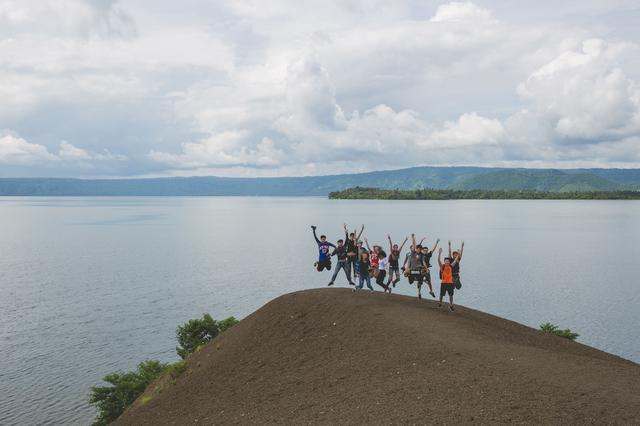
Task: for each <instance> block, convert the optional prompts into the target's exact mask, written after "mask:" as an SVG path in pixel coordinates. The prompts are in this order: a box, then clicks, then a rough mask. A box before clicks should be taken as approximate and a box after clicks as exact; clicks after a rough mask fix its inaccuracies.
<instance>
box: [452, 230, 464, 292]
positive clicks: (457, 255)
mask: <svg viewBox="0 0 640 426" xmlns="http://www.w3.org/2000/svg"><path fill="white" fill-rule="evenodd" d="M463 251H464V241H463V242H462V244H461V246H460V250H459V251H458V250H455V251H454V252H451V241H449V257H450V258H452V259H457V260H458V261H457V262H456V264H455V265H454V266H453V284H454V286H455V287H456V289H458V290H459V289H460V288H461V287H462V282H461V281H460V261H461V260H462V252H463Z"/></svg>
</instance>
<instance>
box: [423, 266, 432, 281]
mask: <svg viewBox="0 0 640 426" xmlns="http://www.w3.org/2000/svg"><path fill="white" fill-rule="evenodd" d="M422 276H423V277H424V282H426V283H427V284H429V285H431V272H429V270H428V269H427V272H426V273H424V274H422Z"/></svg>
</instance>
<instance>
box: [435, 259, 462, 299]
mask: <svg viewBox="0 0 640 426" xmlns="http://www.w3.org/2000/svg"><path fill="white" fill-rule="evenodd" d="M459 259H460V258H459V257H458V256H456V258H455V259H454V260H453V261H451V258H450V257H445V258H444V263H442V248H440V249H439V250H438V265H440V278H441V280H442V282H441V283H440V302H439V303H438V307H439V308H440V307H441V306H442V299H443V298H444V295H445V294H447V293H449V310H451V311H453V310H454V308H453V289H454V284H453V268H454V267H455V266H456V265H457V264H458V262H459Z"/></svg>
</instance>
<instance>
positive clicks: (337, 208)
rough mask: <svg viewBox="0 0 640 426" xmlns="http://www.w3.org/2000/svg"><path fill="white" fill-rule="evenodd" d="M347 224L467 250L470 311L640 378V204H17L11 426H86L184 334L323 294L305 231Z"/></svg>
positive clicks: (3, 358)
mask: <svg viewBox="0 0 640 426" xmlns="http://www.w3.org/2000/svg"><path fill="white" fill-rule="evenodd" d="M344 221H346V222H347V223H348V224H350V225H355V224H359V223H363V222H364V223H365V224H366V229H365V236H367V237H368V239H369V241H370V242H371V243H374V242H378V243H385V240H386V234H387V233H390V234H391V235H392V237H393V238H394V239H396V240H400V239H402V238H403V237H404V236H406V235H408V234H410V233H411V232H412V231H415V232H416V233H417V234H419V235H420V236H425V235H426V236H427V242H428V243H429V244H430V245H431V244H432V243H433V242H434V240H435V238H436V237H440V238H441V239H442V240H444V241H445V242H446V240H448V239H452V240H454V241H456V242H459V240H461V239H464V240H465V246H466V247H465V259H464V262H463V265H462V280H463V284H464V287H463V289H462V291H460V292H459V293H457V294H456V295H457V301H458V302H459V303H460V304H464V305H467V306H470V307H473V308H476V309H480V310H483V311H486V312H490V313H492V314H495V315H499V316H503V317H506V318H509V319H511V320H514V321H518V322H520V323H523V324H526V325H530V326H532V327H537V326H538V325H539V324H540V323H542V322H546V321H551V322H553V323H556V324H559V325H561V326H563V327H569V328H571V329H573V330H575V331H577V332H579V333H580V337H579V341H580V342H582V343H586V344H588V345H591V346H595V347H597V348H599V349H602V350H605V351H608V352H612V353H614V354H618V355H620V356H622V357H625V358H628V359H631V360H634V361H636V362H640V339H639V338H640V333H639V332H638V325H640V309H639V303H640V285H639V284H640V279H639V278H638V277H639V276H640V261H639V260H638V259H640V245H639V244H638V241H640V202H637V201H544V200H543V201H407V202H405V201H392V202H389V201H339V200H327V199H324V198H222V197H219V198H10V197H5V198H0V295H1V297H0V424H2V425H5V424H45V423H46V424H88V423H90V422H91V420H92V418H93V416H94V414H95V412H94V410H93V408H92V407H91V406H89V405H88V403H87V399H88V393H89V388H90V387H91V386H92V385H96V384H99V383H100V378H101V377H102V376H104V375H105V374H107V373H109V372H112V371H114V370H128V369H132V368H134V367H135V365H136V364H137V363H138V362H140V361H141V360H143V359H160V360H162V361H167V362H169V361H175V360H176V359H177V356H176V354H175V344H176V342H175V328H176V326H177V325H178V324H181V323H183V322H185V321H186V320H188V319H191V318H195V317H199V316H201V315H202V313H204V312H209V313H211V314H212V316H214V318H222V317H226V316H229V315H234V316H236V317H243V316H245V315H247V314H249V313H251V312H252V311H254V310H255V309H256V308H258V307H260V306H261V305H263V304H264V303H265V302H267V301H269V300H270V299H272V298H274V297H276V296H278V295H281V294H284V293H287V292H290V291H294V290H299V289H305V288H312V287H319V286H324V285H326V284H327V282H328V281H329V278H330V275H329V274H328V273H323V274H319V273H317V272H315V271H314V270H313V268H312V264H313V261H314V260H315V258H316V256H317V254H316V253H317V249H316V246H315V243H314V241H313V238H312V236H311V232H310V229H309V225H310V224H312V223H314V224H317V225H318V230H319V231H320V232H321V233H325V234H327V236H328V237H329V240H330V241H335V240H336V239H338V238H339V237H341V236H342V234H341V229H342V223H343V222H344ZM385 244H386V243H385ZM434 277H435V274H434ZM345 284H346V283H345V282H344V278H343V277H340V276H339V279H338V285H343V286H344V285H345ZM437 287H438V286H436V288H437ZM412 290H413V288H412V287H409V285H408V284H407V283H406V281H403V282H401V283H400V284H399V289H398V291H399V292H401V293H406V294H413V292H412Z"/></svg>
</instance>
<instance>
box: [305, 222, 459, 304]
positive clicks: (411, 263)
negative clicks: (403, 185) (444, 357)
mask: <svg viewBox="0 0 640 426" xmlns="http://www.w3.org/2000/svg"><path fill="white" fill-rule="evenodd" d="M311 229H312V230H313V237H314V238H315V240H316V242H317V243H318V261H317V262H315V264H314V267H315V268H316V270H317V271H318V272H322V271H324V270H325V269H326V270H328V271H330V270H331V266H332V264H331V258H332V257H334V256H335V257H336V259H337V265H336V268H335V270H334V272H333V276H332V277H331V281H330V282H329V284H328V285H329V286H332V285H333V284H334V283H335V280H336V278H337V276H338V273H339V272H340V270H343V271H344V274H345V276H346V277H347V281H348V282H349V285H351V286H353V291H357V290H361V289H363V288H364V285H365V283H366V285H367V288H368V289H369V290H370V291H371V292H373V291H374V290H373V287H372V286H371V280H372V279H373V280H375V282H376V284H377V285H379V286H380V287H382V288H383V289H384V292H385V293H389V294H391V290H392V289H393V288H395V286H396V284H397V283H398V282H400V277H401V276H405V277H407V279H408V281H409V284H411V285H413V284H414V283H415V284H416V287H417V289H418V298H419V299H422V286H423V285H424V284H426V285H427V287H428V288H429V294H430V295H431V297H433V298H435V297H436V295H435V293H434V292H433V287H432V285H431V269H430V268H431V263H430V262H431V258H432V256H433V253H434V252H435V250H436V249H437V248H438V244H439V243H440V239H438V240H436V242H435V244H434V245H433V248H432V249H429V247H428V246H426V245H423V242H424V238H423V239H421V240H420V241H419V242H418V241H416V236H415V234H411V246H410V247H409V252H408V253H407V254H406V255H405V258H404V262H403V263H402V266H400V258H401V254H402V249H403V248H404V246H405V244H406V243H407V241H409V237H407V238H405V239H404V241H403V242H402V244H400V245H398V244H397V243H396V244H394V243H393V241H392V240H391V237H390V236H389V235H387V239H388V240H389V245H388V247H389V253H388V254H387V253H386V252H385V251H384V249H383V247H382V246H380V245H375V244H374V245H373V246H370V245H369V241H368V240H367V238H364V244H363V241H362V240H361V239H360V237H361V236H362V233H363V232H364V225H362V227H361V228H360V231H359V232H358V230H357V229H356V230H354V231H353V232H349V231H348V230H347V225H346V224H344V239H339V240H338V241H336V244H332V243H330V242H328V241H327V237H326V236H325V235H320V238H318V235H317V234H316V226H315V225H312V226H311ZM463 251H464V241H463V242H462V244H461V246H460V248H459V249H456V250H453V251H452V250H451V241H449V253H448V254H449V255H448V256H447V257H445V258H444V260H442V248H439V249H438V266H439V271H440V274H439V276H440V281H441V284H440V300H439V303H438V306H439V307H441V306H442V300H443V298H444V296H445V295H447V294H448V295H449V309H450V310H452V311H453V310H454V306H453V293H454V289H460V288H461V287H462V283H461V282H460V261H461V260H462V253H463ZM352 272H353V275H352ZM356 279H358V284H357V285H356V283H355V282H354V281H355V280H356Z"/></svg>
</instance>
